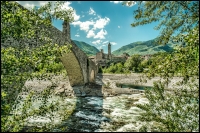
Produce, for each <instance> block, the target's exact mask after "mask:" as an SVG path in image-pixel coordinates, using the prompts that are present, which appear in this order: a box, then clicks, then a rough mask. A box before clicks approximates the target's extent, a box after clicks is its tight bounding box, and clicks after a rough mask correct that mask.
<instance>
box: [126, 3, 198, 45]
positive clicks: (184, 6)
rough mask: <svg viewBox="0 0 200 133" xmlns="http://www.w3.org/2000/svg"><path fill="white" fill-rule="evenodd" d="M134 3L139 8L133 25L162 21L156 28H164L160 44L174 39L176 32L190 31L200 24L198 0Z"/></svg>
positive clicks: (159, 39) (135, 13) (159, 40)
mask: <svg viewBox="0 0 200 133" xmlns="http://www.w3.org/2000/svg"><path fill="white" fill-rule="evenodd" d="M125 3H127V2H124V4H125ZM129 3H130V4H131V2H129ZM133 3H134V4H137V6H138V8H137V10H135V11H134V12H133V14H134V18H135V20H134V22H133V23H132V24H131V26H132V27H136V26H139V25H145V24H149V23H152V22H160V23H159V25H157V26H156V27H155V29H156V30H159V29H161V30H162V31H161V34H160V36H159V38H158V42H159V43H160V44H167V43H168V42H169V40H173V35H174V34H175V35H181V34H183V33H187V32H190V31H191V30H192V29H193V28H194V27H196V26H198V25H199V2H198V1H178V2H176V1H170V2H168V1H148V2H143V1H133ZM130 4H129V5H130Z"/></svg>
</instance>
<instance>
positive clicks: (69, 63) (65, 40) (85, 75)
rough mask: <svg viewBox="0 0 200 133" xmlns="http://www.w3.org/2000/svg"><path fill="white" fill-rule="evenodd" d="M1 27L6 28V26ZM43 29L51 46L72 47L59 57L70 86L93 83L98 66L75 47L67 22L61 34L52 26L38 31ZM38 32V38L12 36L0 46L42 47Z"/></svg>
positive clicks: (3, 40)
mask: <svg viewBox="0 0 200 133" xmlns="http://www.w3.org/2000/svg"><path fill="white" fill-rule="evenodd" d="M18 8H23V9H24V10H27V9H26V8H24V7H23V6H21V5H20V4H19V7H18ZM2 25H4V26H6V24H2ZM44 28H46V29H48V31H47V32H48V33H47V34H48V35H50V38H51V39H52V42H53V44H54V43H56V44H58V45H69V44H71V45H72V48H71V53H67V54H65V55H64V56H63V57H61V60H62V63H63V65H64V66H65V68H66V71H67V74H68V76H69V81H70V85H71V86H76V85H85V84H86V83H89V82H95V80H94V79H95V76H96V74H97V72H98V66H97V65H95V63H94V62H93V61H91V60H90V59H89V58H88V57H87V55H86V54H85V53H84V52H83V51H82V50H81V49H79V48H78V46H76V44H75V43H74V42H73V41H72V40H71V38H70V24H69V22H67V21H64V22H63V32H61V31H59V30H58V29H57V28H55V27H53V26H51V27H45V26H41V28H40V31H41V30H43V29H44ZM40 31H38V37H35V38H31V39H23V40H22V39H21V40H15V39H14V38H13V37H12V36H7V37H6V38H1V46H2V47H10V46H11V47H18V46H20V44H22V43H23V44H25V45H28V46H30V47H31V46H40V45H43V44H44V42H40V41H39V40H40V39H39V34H40V33H39V32H40Z"/></svg>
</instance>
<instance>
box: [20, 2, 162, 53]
mask: <svg viewBox="0 0 200 133" xmlns="http://www.w3.org/2000/svg"><path fill="white" fill-rule="evenodd" d="M18 3H20V4H21V5H23V6H25V7H28V6H33V5H34V6H40V5H42V4H45V3H46V1H18ZM64 6H65V7H66V9H69V8H71V9H72V8H73V9H74V14H73V15H74V19H75V21H74V22H72V23H70V26H71V39H72V40H77V41H83V42H86V43H88V44H90V45H92V46H95V47H97V48H98V49H103V50H104V52H105V53H107V44H108V43H109V42H111V44H112V47H111V51H114V50H117V49H118V48H120V47H122V46H124V45H127V44H130V43H132V42H136V41H147V40H151V39H154V38H156V37H157V36H158V35H159V33H160V31H157V30H154V29H153V28H154V27H155V26H156V25H158V23H157V22H156V23H152V24H148V25H144V26H138V27H134V28H133V27H131V23H132V22H133V21H134V18H133V11H134V10H135V9H137V5H132V6H131V7H128V6H123V5H122V3H121V2H119V1H118V2H117V1H115V2H111V1H68V2H66V4H65V5H64ZM53 25H54V26H55V27H56V28H58V29H59V30H61V31H62V20H56V21H54V22H53Z"/></svg>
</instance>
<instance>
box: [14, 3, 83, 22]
mask: <svg viewBox="0 0 200 133" xmlns="http://www.w3.org/2000/svg"><path fill="white" fill-rule="evenodd" d="M17 2H18V3H19V4H20V5H22V6H24V7H26V8H33V7H34V6H39V7H40V6H43V5H45V4H47V3H48V2H52V5H53V6H52V7H51V10H52V12H54V11H53V8H54V4H55V3H56V1H17ZM70 4H71V2H69V1H66V2H65V3H64V4H63V5H62V6H61V7H60V8H59V9H60V10H71V11H73V13H72V16H73V17H74V20H75V21H77V20H79V18H80V15H77V14H76V11H75V10H73V8H72V7H71V6H70Z"/></svg>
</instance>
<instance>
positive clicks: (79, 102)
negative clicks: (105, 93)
mask: <svg viewBox="0 0 200 133" xmlns="http://www.w3.org/2000/svg"><path fill="white" fill-rule="evenodd" d="M56 100H59V101H61V102H62V103H63V105H65V106H67V108H68V109H71V110H72V109H73V108H74V110H73V113H71V115H70V116H69V117H68V118H67V119H66V120H64V121H62V122H61V120H60V119H59V118H60V117H61V115H60V114H62V113H61V112H62V111H66V110H62V109H60V110H58V112H54V114H55V116H54V119H53V120H51V119H50V117H47V116H48V115H46V116H38V117H34V118H33V117H29V118H28V119H27V122H28V123H29V124H30V125H31V124H36V125H37V124H39V123H40V124H41V123H49V122H54V123H55V124H56V123H61V124H60V125H59V127H57V128H55V129H54V130H53V131H54V132H57V131H60V129H61V127H62V128H63V127H64V128H65V131H68V132H91V131H92V132H102V131H124V132H125V131H138V130H139V127H141V125H142V123H140V122H137V119H136V118H137V116H139V114H140V112H141V110H140V109H139V108H137V107H135V104H138V103H140V104H142V103H146V102H147V99H146V98H144V94H142V93H141V94H132V95H125V94H122V95H119V96H114V97H104V98H103V97H65V98H64V99H61V97H59V96H55V95H54V96H51V98H49V100H48V104H50V103H51V102H53V101H56ZM40 104H41V100H36V101H34V104H33V106H34V107H35V108H37V107H39V105H40ZM20 106H21V105H19V107H20Z"/></svg>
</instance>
